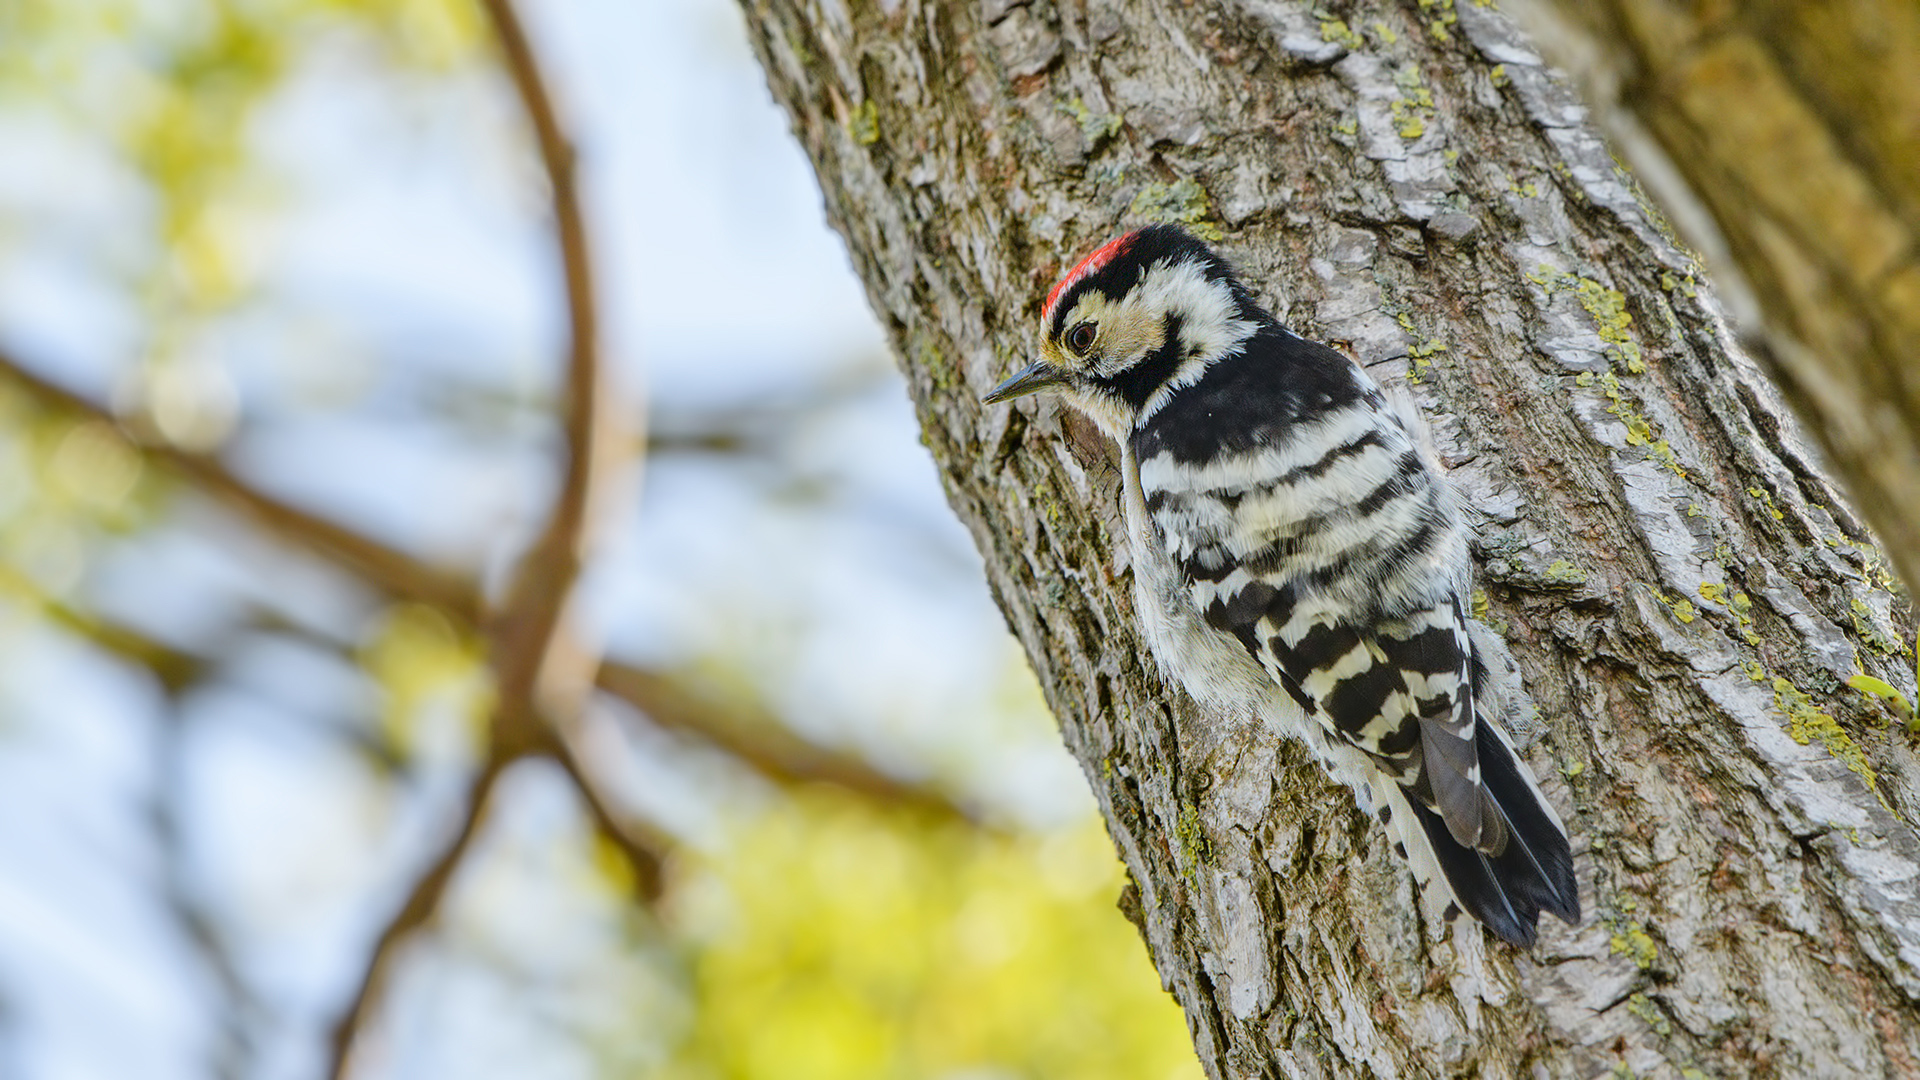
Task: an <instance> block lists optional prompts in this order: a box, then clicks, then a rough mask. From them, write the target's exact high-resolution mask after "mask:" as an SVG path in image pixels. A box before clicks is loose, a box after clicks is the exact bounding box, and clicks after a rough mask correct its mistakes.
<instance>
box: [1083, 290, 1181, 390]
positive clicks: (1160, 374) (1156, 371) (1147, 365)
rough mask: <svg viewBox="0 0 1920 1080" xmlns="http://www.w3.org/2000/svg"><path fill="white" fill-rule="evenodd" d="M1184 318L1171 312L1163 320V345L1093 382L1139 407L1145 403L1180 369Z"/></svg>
mask: <svg viewBox="0 0 1920 1080" xmlns="http://www.w3.org/2000/svg"><path fill="white" fill-rule="evenodd" d="M1184 325H1185V323H1184V320H1182V319H1181V317H1180V316H1179V315H1178V314H1175V313H1172V312H1169V313H1168V314H1167V318H1166V321H1165V322H1164V323H1163V324H1161V334H1162V337H1161V345H1160V347H1159V348H1157V349H1155V350H1153V351H1152V352H1150V353H1148V354H1147V355H1146V356H1144V357H1142V358H1141V360H1140V362H1139V363H1137V364H1135V365H1133V366H1132V367H1130V368H1128V369H1126V370H1125V371H1122V372H1120V373H1118V374H1116V375H1113V376H1110V377H1108V378H1104V379H1101V378H1096V379H1094V380H1093V381H1094V384H1095V385H1097V386H1100V387H1102V388H1104V389H1107V390H1111V391H1112V392H1114V393H1116V394H1118V395H1120V398H1121V400H1123V401H1125V402H1126V403H1127V404H1129V405H1131V406H1133V407H1134V408H1135V409H1136V410H1138V409H1143V408H1145V407H1146V404H1147V399H1148V398H1150V397H1152V396H1153V392H1154V391H1155V390H1158V389H1160V388H1161V387H1162V386H1165V385H1166V384H1167V380H1168V379H1171V378H1173V373H1174V372H1176V371H1178V370H1180V361H1181V359H1182V358H1183V357H1182V352H1183V349H1182V346H1181V344H1180V329H1181V327H1182V326H1184Z"/></svg>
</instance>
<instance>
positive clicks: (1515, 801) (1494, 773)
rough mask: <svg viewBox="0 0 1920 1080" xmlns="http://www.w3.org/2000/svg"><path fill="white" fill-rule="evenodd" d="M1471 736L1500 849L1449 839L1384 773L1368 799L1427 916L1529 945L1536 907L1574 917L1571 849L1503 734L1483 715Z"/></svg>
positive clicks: (1537, 915)
mask: <svg viewBox="0 0 1920 1080" xmlns="http://www.w3.org/2000/svg"><path fill="white" fill-rule="evenodd" d="M1474 741H1475V743H1476V749H1477V750H1478V752H1479V756H1480V777H1481V783H1482V784H1483V785H1484V786H1485V789H1486V793H1487V795H1488V797H1489V798H1490V799H1491V800H1492V801H1493V803H1494V804H1495V805H1496V806H1497V807H1498V808H1499V810H1500V813H1501V815H1502V816H1503V817H1504V818H1505V819H1506V823H1507V826H1508V829H1507V842H1506V844H1505V846H1504V847H1503V848H1502V849H1501V850H1500V851H1499V852H1498V853H1488V852H1484V851H1479V850H1476V849H1474V848H1470V847H1467V846H1465V845H1463V844H1461V843H1460V842H1459V841H1457V840H1455V839H1454V838H1453V834H1452V833H1451V832H1450V831H1448V829H1447V826H1446V823H1445V822H1443V821H1441V820H1440V816H1439V815H1438V814H1436V813H1434V812H1433V811H1432V810H1429V809H1428V808H1427V807H1425V806H1423V805H1421V803H1420V801H1419V800H1418V799H1416V798H1413V797H1412V793H1411V792H1410V791H1408V790H1407V789H1406V788H1404V787H1402V786H1401V785H1400V784H1398V783H1395V782H1394V781H1392V780H1391V779H1389V778H1388V777H1387V776H1386V775H1385V774H1377V775H1376V777H1375V778H1374V781H1373V784H1372V787H1373V795H1374V802H1375V805H1377V806H1379V807H1381V808H1382V813H1381V818H1382V820H1383V821H1384V822H1385V823H1386V826H1387V828H1388V830H1389V831H1390V832H1391V833H1392V834H1393V837H1394V839H1396V840H1398V841H1399V843H1400V846H1401V848H1402V849H1403V850H1404V851H1405V853H1406V857H1407V862H1408V865H1409V866H1411V867H1412V869H1413V873H1414V877H1415V878H1416V879H1418V881H1419V886H1420V892H1421V896H1422V899H1423V901H1424V903H1425V904H1426V907H1427V911H1428V914H1429V915H1430V916H1431V917H1434V918H1436V919H1438V920H1439V921H1441V922H1442V923H1450V922H1452V921H1453V920H1454V919H1456V918H1458V917H1459V915H1460V914H1461V913H1463V912H1464V913H1466V914H1469V915H1472V916H1473V917H1475V918H1477V919H1479V920H1480V921H1481V922H1483V923H1485V924H1486V925H1487V927H1488V929H1490V930H1492V931H1493V932H1494V934H1495V935H1497V936H1498V937H1499V938H1500V939H1501V940H1502V941H1505V942H1507V943H1508V944H1511V945H1517V946H1519V947H1521V948H1528V947H1531V946H1532V945H1533V942H1534V936H1535V932H1536V927H1537V926H1538V924H1539V921H1540V913H1541V912H1542V911H1545V912H1548V913H1550V914H1552V915H1555V916H1557V917H1559V918H1560V919H1561V920H1563V921H1565V922H1566V923H1568V924H1569V925H1576V924H1578V923H1579V921H1580V893H1579V888H1578V886H1577V885H1576V884H1575V881H1574V875H1573V853H1572V850H1571V848H1570V847H1569V845H1568V843H1567V833H1566V830H1565V828H1563V827H1562V826H1561V824H1560V819H1559V818H1558V816H1556V815H1555V814H1554V812H1553V808H1552V807H1551V806H1549V805H1548V804H1547V801H1546V798H1545V797H1544V796H1543V795H1542V794H1541V793H1540V789H1539V787H1538V786H1537V785H1536V784H1535V783H1534V782H1533V778H1532V776H1531V775H1530V774H1529V773H1528V772H1527V769H1526V767H1525V766H1524V765H1522V764H1521V763H1520V762H1519V759H1518V758H1517V756H1516V755H1515V753H1514V750H1513V745H1512V744H1511V743H1510V742H1508V741H1507V738H1506V736H1505V734H1504V733H1502V732H1501V731H1500V730H1499V728H1497V727H1495V726H1494V725H1492V724H1489V723H1487V722H1486V721H1485V720H1481V721H1480V722H1479V723H1478V724H1477V725H1476V727H1475V732H1474Z"/></svg>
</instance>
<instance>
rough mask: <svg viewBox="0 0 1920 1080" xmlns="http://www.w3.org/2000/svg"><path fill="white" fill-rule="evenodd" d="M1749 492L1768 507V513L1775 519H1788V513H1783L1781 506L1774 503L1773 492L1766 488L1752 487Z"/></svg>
mask: <svg viewBox="0 0 1920 1080" xmlns="http://www.w3.org/2000/svg"><path fill="white" fill-rule="evenodd" d="M1747 494H1748V495H1751V496H1753V497H1754V498H1756V499H1758V500H1760V502H1761V504H1762V505H1764V506H1765V507H1766V508H1767V514H1768V515H1769V516H1771V517H1772V518H1773V520H1775V521H1785V520H1786V518H1787V515H1785V514H1783V513H1781V512H1780V508H1779V507H1777V506H1775V505H1773V492H1771V491H1768V490H1767V489H1765V488H1758V487H1750V488H1748V489H1747Z"/></svg>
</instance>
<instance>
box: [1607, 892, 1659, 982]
mask: <svg viewBox="0 0 1920 1080" xmlns="http://www.w3.org/2000/svg"><path fill="white" fill-rule="evenodd" d="M1639 907H1640V904H1639V901H1637V900H1635V899H1634V898H1633V897H1631V896H1623V897H1621V898H1620V900H1619V903H1618V908H1617V910H1615V911H1614V912H1613V913H1612V914H1610V915H1606V916H1604V918H1605V919H1606V922H1607V925H1608V926H1609V927H1610V928H1611V929H1612V930H1613V933H1612V934H1611V935H1610V936H1609V937H1608V938H1607V949H1608V951H1610V952H1612V953H1613V955H1615V956H1624V957H1627V958H1628V959H1630V960H1632V961H1633V964H1634V966H1635V967H1637V968H1639V969H1640V970H1641V971H1651V970H1653V965H1654V964H1655V963H1657V962H1658V961H1659V959H1660V946H1659V944H1658V943H1657V942H1655V941H1654V940H1653V935H1652V934H1649V933H1647V924H1646V923H1643V922H1641V921H1640V920H1639V919H1636V918H1634V917H1633V912H1635V911H1636V910H1638V909H1639Z"/></svg>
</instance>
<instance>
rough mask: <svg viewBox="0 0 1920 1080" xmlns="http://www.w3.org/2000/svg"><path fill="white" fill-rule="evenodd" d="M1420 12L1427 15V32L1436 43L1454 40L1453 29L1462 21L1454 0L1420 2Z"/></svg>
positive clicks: (1422, 0) (1423, 0)
mask: <svg viewBox="0 0 1920 1080" xmlns="http://www.w3.org/2000/svg"><path fill="white" fill-rule="evenodd" d="M1420 10H1421V11H1422V12H1425V13H1426V15H1427V32H1428V33H1430V34H1432V35H1433V38H1434V40H1435V41H1451V40H1453V27H1454V25H1455V24H1457V23H1458V22H1459V21H1460V16H1459V15H1458V14H1456V13H1455V12H1454V10H1453V0H1420Z"/></svg>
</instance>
